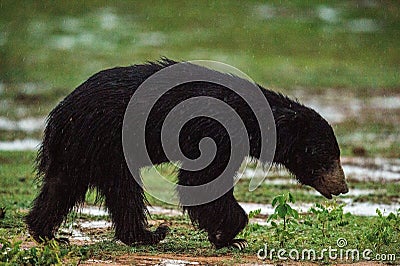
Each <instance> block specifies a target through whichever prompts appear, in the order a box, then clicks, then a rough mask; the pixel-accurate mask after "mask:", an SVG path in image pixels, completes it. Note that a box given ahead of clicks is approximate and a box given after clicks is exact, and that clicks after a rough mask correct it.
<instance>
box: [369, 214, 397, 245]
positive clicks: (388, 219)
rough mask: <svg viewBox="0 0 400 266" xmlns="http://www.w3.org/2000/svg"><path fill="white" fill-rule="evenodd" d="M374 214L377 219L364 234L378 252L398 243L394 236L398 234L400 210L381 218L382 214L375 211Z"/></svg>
mask: <svg viewBox="0 0 400 266" xmlns="http://www.w3.org/2000/svg"><path fill="white" fill-rule="evenodd" d="M376 214H378V219H377V221H376V222H375V223H374V224H373V225H372V226H371V227H370V230H369V231H368V232H367V233H366V239H367V240H368V241H369V242H370V243H371V244H372V245H373V246H374V248H376V249H377V250H379V251H380V250H381V249H382V247H383V246H384V245H389V244H390V243H394V242H396V241H398V239H397V237H396V236H398V233H399V232H400V209H398V210H397V214H394V213H392V212H391V213H390V214H389V215H388V216H383V214H382V212H381V211H380V210H379V209H376ZM396 232H397V234H396Z"/></svg>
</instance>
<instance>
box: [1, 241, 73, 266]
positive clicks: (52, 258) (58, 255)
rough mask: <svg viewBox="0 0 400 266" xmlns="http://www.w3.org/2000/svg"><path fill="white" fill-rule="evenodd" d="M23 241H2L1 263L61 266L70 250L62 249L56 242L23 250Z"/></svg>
mask: <svg viewBox="0 0 400 266" xmlns="http://www.w3.org/2000/svg"><path fill="white" fill-rule="evenodd" d="M21 243H22V241H15V242H11V241H8V240H5V239H0V262H2V263H4V264H5V265H61V263H62V261H61V259H62V258H63V257H64V256H66V255H67V254H68V249H65V248H61V247H60V246H59V245H58V243H57V242H56V241H55V240H51V241H49V242H47V243H46V244H45V245H41V246H38V247H32V248H29V249H23V248H21Z"/></svg>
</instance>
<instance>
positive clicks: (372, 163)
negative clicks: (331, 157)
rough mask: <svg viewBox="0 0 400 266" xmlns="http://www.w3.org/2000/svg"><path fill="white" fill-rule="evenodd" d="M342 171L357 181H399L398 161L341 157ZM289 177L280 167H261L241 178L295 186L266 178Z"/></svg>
mask: <svg viewBox="0 0 400 266" xmlns="http://www.w3.org/2000/svg"><path fill="white" fill-rule="evenodd" d="M341 161H342V166H343V171H344V173H345V175H346V177H347V178H351V179H355V180H358V181H376V182H382V181H387V182H398V181H400V159H386V158H362V157H342V158H341ZM271 176H274V177H276V176H280V177H289V176H290V175H289V173H288V172H287V171H286V170H285V169H283V168H281V167H272V168H271V170H270V171H268V172H267V171H264V169H263V168H262V167H258V168H247V169H246V170H245V171H244V174H243V178H252V177H258V178H259V177H266V179H265V182H266V183H268V184H271V185H284V184H296V183H297V181H296V180H295V179H294V178H278V179H271V180H269V179H268V177H271Z"/></svg>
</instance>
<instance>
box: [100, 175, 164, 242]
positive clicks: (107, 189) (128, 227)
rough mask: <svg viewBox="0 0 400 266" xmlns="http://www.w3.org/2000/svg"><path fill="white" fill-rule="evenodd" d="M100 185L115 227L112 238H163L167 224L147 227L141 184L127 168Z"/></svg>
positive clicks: (136, 239) (137, 240)
mask: <svg viewBox="0 0 400 266" xmlns="http://www.w3.org/2000/svg"><path fill="white" fill-rule="evenodd" d="M109 181H110V182H109V183H108V184H104V185H103V186H101V187H100V191H101V193H102V194H103V195H104V197H105V204H106V206H107V208H108V211H109V212H110V216H111V219H112V221H113V224H114V228H115V238H116V239H119V240H121V241H122V242H123V243H125V244H127V245H132V244H144V245H147V244H156V243H158V242H160V241H161V240H163V239H164V238H165V237H166V235H167V233H168V231H169V228H168V226H166V225H165V224H161V225H160V226H159V227H158V228H157V229H156V230H155V231H154V232H151V231H149V230H148V229H147V218H146V214H147V209H146V205H145V198H144V193H143V189H142V187H140V185H139V184H137V183H136V180H135V179H134V178H133V177H132V175H131V174H130V172H129V170H128V169H124V170H123V174H122V175H121V176H120V177H119V178H114V179H113V180H111V179H110V180H109Z"/></svg>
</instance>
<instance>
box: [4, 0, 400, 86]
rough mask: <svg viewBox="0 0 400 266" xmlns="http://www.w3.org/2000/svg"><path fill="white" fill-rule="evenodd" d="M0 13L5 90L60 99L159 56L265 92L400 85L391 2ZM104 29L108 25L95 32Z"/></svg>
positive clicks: (131, 5)
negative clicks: (248, 80)
mask: <svg viewBox="0 0 400 266" xmlns="http://www.w3.org/2000/svg"><path fill="white" fill-rule="evenodd" d="M317 3H318V4H317ZM263 4H264V6H263ZM1 5H2V6H1V9H0V29H1V32H2V35H1V36H2V38H1V39H2V49H1V57H2V60H1V63H0V75H1V76H0V80H2V81H3V82H5V83H6V84H7V85H8V84H10V85H13V84H15V85H18V83H24V82H34V83H37V84H38V85H39V87H41V88H60V89H61V88H62V90H64V91H65V92H68V91H70V90H72V89H73V87H74V86H76V85H78V84H79V83H81V82H82V81H83V80H85V79H86V78H87V77H88V76H89V75H90V74H92V73H94V72H97V71H99V70H100V69H103V68H106V67H111V66H114V65H129V64H133V63H140V62H143V61H146V60H151V59H153V60H154V59H157V58H159V57H160V56H161V55H165V56H169V57H172V58H176V59H210V60H222V61H224V62H225V63H228V64H231V65H233V66H236V67H238V68H240V69H242V70H244V71H245V72H246V73H248V74H249V75H250V76H252V77H253V78H254V79H255V80H257V81H259V82H260V83H262V84H264V85H266V86H270V87H278V88H282V87H283V88H287V89H291V88H296V87H298V86H301V87H305V88H318V87H346V88H349V89H352V88H354V89H365V88H367V89H375V88H382V87H384V88H398V86H399V64H398V62H400V47H399V45H398V43H399V41H400V37H399V35H398V34H397V30H398V27H399V26H400V20H399V18H398V13H399V11H400V5H399V4H398V3H395V2H391V3H379V2H378V3H377V4H376V6H373V7H360V6H359V5H358V4H356V2H349V1H336V2H331V1H323V2H308V4H304V3H303V2H301V1H298V2H294V3H293V2H288V1H284V2H280V1H270V2H269V3H268V2H267V4H266V3H265V2H261V1H238V2H235V3H232V2H231V1H210V2H202V1H201V2H197V1H196V2H186V1H173V2H168V3H163V4H161V3H157V2H154V3H149V2H140V1H133V2H131V1H119V2H116V3H109V2H108V3H106V2H103V1H94V2H88V3H80V2H68V3H65V2H55V3H54V2H52V1H41V2H31V1H24V2H23V3H20V4H18V5H17V4H15V2H13V1H2V4H1ZM322 6H325V7H331V8H335V9H336V10H337V12H338V21H336V22H332V23H330V22H327V21H324V20H322V19H321V18H320V17H319V16H318V13H319V8H321V7H322ZM265 7H267V8H268V7H270V8H271V9H272V10H273V11H272V12H273V16H272V17H271V18H270V19H263V17H262V14H260V13H263V12H264V13H265V12H267V11H263V8H264V10H265ZM174 10H175V11H174ZM176 10H178V12H176ZM363 18H365V19H370V20H374V21H375V22H376V24H377V27H378V29H377V31H374V32H353V31H351V30H349V25H350V24H351V22H352V21H355V20H357V19H363ZM104 20H109V21H112V23H113V24H112V25H111V26H109V27H108V26H107V25H103V24H104V23H105V22H104ZM63 40H64V42H62V41H63Z"/></svg>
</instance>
